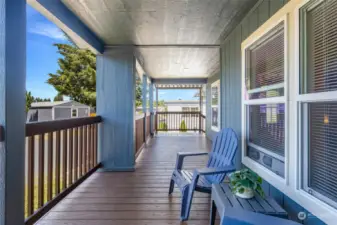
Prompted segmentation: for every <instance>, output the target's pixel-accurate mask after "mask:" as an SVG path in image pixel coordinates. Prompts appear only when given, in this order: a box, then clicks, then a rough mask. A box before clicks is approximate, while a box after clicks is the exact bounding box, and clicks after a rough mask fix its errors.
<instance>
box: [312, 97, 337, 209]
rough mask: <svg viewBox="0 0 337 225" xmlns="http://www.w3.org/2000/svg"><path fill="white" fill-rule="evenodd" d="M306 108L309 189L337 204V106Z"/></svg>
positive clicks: (335, 103) (327, 105)
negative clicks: (307, 119) (307, 118)
mask: <svg viewBox="0 0 337 225" xmlns="http://www.w3.org/2000/svg"><path fill="white" fill-rule="evenodd" d="M307 104H308V117H309V121H308V122H309V137H308V144H309V160H308V165H309V177H308V186H309V187H310V188H311V189H314V190H315V191H317V192H319V193H321V194H322V195H324V196H326V197H328V198H329V199H332V200H333V201H335V202H337V102H329V103H307Z"/></svg>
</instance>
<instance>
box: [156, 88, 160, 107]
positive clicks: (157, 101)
mask: <svg viewBox="0 0 337 225" xmlns="http://www.w3.org/2000/svg"><path fill="white" fill-rule="evenodd" d="M158 103H159V99H158V87H156V113H157V112H158Z"/></svg>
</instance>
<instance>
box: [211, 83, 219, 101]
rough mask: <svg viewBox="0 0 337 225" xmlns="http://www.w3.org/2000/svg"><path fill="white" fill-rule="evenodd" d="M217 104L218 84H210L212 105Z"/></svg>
mask: <svg viewBox="0 0 337 225" xmlns="http://www.w3.org/2000/svg"><path fill="white" fill-rule="evenodd" d="M218 104H219V86H218V85H214V86H213V85H212V105H218Z"/></svg>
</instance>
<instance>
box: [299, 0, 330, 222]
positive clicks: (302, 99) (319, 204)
mask: <svg viewBox="0 0 337 225" xmlns="http://www.w3.org/2000/svg"><path fill="white" fill-rule="evenodd" d="M322 1H323V0H318V1H317V2H316V4H313V5H312V6H311V7H310V8H313V7H315V6H316V5H318V4H320V3H321V2H322ZM309 2H310V0H302V1H301V4H299V5H298V6H297V7H296V8H295V13H294V14H295V17H294V19H295V27H296V29H295V49H296V50H295V60H296V63H295V71H296V72H297V74H298V75H297V76H296V78H295V84H296V93H295V95H294V96H295V101H294V102H295V104H296V107H294V112H295V113H296V115H298V117H299V118H297V121H296V123H295V125H296V131H297V132H296V141H297V142H296V145H297V147H298V151H297V158H296V160H297V171H298V172H297V179H296V189H297V192H298V196H299V197H301V199H299V200H300V201H302V205H303V206H304V207H305V208H307V209H308V210H309V211H311V212H312V213H313V214H316V216H317V217H318V218H320V219H321V220H323V221H324V222H326V223H327V224H334V223H335V222H336V221H335V220H336V218H337V209H336V208H334V207H333V206H330V205H329V204H327V203H325V202H324V201H323V200H321V199H319V198H318V197H316V196H318V195H321V194H319V193H316V194H315V195H316V196H315V195H313V194H310V193H308V187H307V188H306V187H303V186H305V183H306V184H307V182H308V181H307V180H306V182H305V181H304V179H303V178H304V175H303V174H307V173H308V171H307V169H308V167H307V166H306V165H305V163H303V161H302V160H303V159H304V157H305V158H307V157H308V151H304V150H303V148H304V147H305V148H307V146H303V142H302V138H303V137H302V136H301V135H302V133H303V132H302V131H303V130H302V129H303V126H304V125H305V124H303V123H302V122H301V119H300V118H301V116H302V113H303V112H302V107H301V106H302V105H303V103H310V102H329V101H336V100H337V97H336V96H337V91H330V92H320V93H307V94H301V93H300V91H301V90H300V84H301V74H300V69H301V67H300V62H301V52H300V43H301V40H300V38H301V36H300V25H301V21H300V10H301V8H302V7H303V6H304V5H305V4H307V3H309ZM296 18H297V20H296ZM304 170H306V171H304ZM324 198H327V197H325V196H324ZM335 204H336V203H335Z"/></svg>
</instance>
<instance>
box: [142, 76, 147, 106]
mask: <svg viewBox="0 0 337 225" xmlns="http://www.w3.org/2000/svg"><path fill="white" fill-rule="evenodd" d="M146 95H147V75H146V74H143V89H142V103H143V104H142V106H143V113H146V112H147V99H146Z"/></svg>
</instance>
